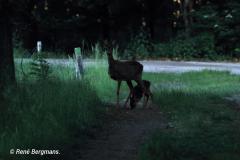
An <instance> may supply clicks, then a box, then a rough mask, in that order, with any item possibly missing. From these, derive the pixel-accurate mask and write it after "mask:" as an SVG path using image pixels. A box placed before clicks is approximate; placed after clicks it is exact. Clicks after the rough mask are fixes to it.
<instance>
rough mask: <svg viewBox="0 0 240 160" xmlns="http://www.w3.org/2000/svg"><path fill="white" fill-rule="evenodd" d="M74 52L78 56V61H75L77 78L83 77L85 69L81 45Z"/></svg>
mask: <svg viewBox="0 0 240 160" xmlns="http://www.w3.org/2000/svg"><path fill="white" fill-rule="evenodd" d="M74 52H75V57H76V63H75V68H76V78H77V79H82V78H83V74H84V71H83V62H82V54H81V48H80V47H77V48H74Z"/></svg>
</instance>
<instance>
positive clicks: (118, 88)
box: [117, 81, 122, 108]
mask: <svg viewBox="0 0 240 160" xmlns="http://www.w3.org/2000/svg"><path fill="white" fill-rule="evenodd" d="M121 83H122V81H118V86H117V108H119V92H120V87H121Z"/></svg>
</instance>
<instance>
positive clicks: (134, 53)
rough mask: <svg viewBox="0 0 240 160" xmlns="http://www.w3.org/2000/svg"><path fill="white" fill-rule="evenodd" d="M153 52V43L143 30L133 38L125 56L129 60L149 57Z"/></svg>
mask: <svg viewBox="0 0 240 160" xmlns="http://www.w3.org/2000/svg"><path fill="white" fill-rule="evenodd" d="M151 51H152V43H151V41H150V39H149V35H148V33H147V32H146V31H143V30H141V31H140V32H139V34H137V35H136V36H135V37H133V38H132V39H131V40H130V42H129V43H128V46H127V48H126V49H125V53H124V55H123V56H125V57H127V58H131V57H132V58H144V57H149V56H150V54H151Z"/></svg>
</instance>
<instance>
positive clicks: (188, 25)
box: [182, 0, 192, 38]
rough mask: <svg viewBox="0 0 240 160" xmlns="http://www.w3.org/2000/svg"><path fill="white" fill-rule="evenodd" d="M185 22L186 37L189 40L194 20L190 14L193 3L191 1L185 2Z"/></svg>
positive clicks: (184, 0) (185, 0) (183, 5)
mask: <svg viewBox="0 0 240 160" xmlns="http://www.w3.org/2000/svg"><path fill="white" fill-rule="evenodd" d="M182 7H183V9H182V10H183V21H184V26H185V35H186V37H187V38H188V37H189V36H190V32H191V21H192V18H191V16H190V15H189V13H190V12H191V11H192V1H191V0H183V4H182Z"/></svg>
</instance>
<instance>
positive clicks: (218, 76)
mask: <svg viewBox="0 0 240 160" xmlns="http://www.w3.org/2000/svg"><path fill="white" fill-rule="evenodd" d="M147 77H148V78H150V77H151V78H150V79H153V81H154V82H158V83H159V82H160V83H161V84H165V83H167V84H168V83H169V81H170V82H171V83H172V84H173V85H175V86H177V87H176V88H175V89H174V88H173V87H168V88H167V87H165V86H164V87H163V86H160V87H159V88H158V89H156V90H155V91H154V98H155V103H157V104H159V106H160V108H161V110H162V111H163V112H164V113H165V115H167V116H168V120H169V128H168V129H165V130H160V131H157V132H156V133H155V134H154V135H153V136H152V137H151V138H149V140H148V141H147V142H146V143H145V144H144V145H143V146H142V149H141V152H140V154H139V157H140V158H139V159H141V160H202V159H205V160H229V159H231V160H238V159H240V152H239V149H240V129H239V127H238V126H239V124H240V112H239V111H237V110H236V109H234V107H233V104H231V103H229V102H228V101H226V99H225V98H224V97H226V96H230V95H232V94H237V93H239V91H240V85H239V81H240V78H239V76H235V75H230V74H229V73H228V72H213V71H203V72H200V73H196V72H192V73H185V74H182V75H172V74H164V75H162V76H161V77H160V75H159V76H155V78H154V76H153V75H148V76H147ZM176 84H177V85H176ZM179 86H180V87H179Z"/></svg>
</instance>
